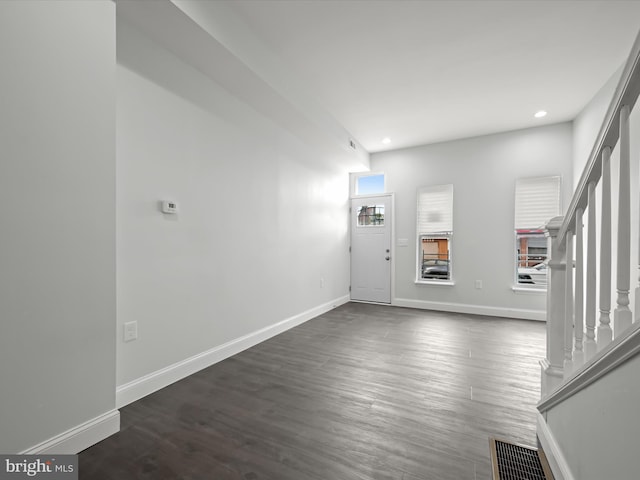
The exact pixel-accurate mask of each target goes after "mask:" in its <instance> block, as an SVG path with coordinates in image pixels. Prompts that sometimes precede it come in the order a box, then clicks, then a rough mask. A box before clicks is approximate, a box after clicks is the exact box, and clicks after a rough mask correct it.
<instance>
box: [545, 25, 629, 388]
mask: <svg viewBox="0 0 640 480" xmlns="http://www.w3.org/2000/svg"><path fill="white" fill-rule="evenodd" d="M639 94H640V35H639V36H638V37H637V38H636V41H635V43H634V45H633V48H632V49H631V53H630V55H629V58H628V60H627V63H626V64H625V67H624V70H623V72H622V76H621V78H620V82H619V84H618V86H617V88H616V91H615V93H614V96H613V99H612V101H611V104H610V105H609V109H608V110H607V114H606V116H605V119H604V122H603V124H602V127H601V129H600V132H599V134H598V137H597V139H596V142H595V145H594V147H593V150H592V151H591V154H590V156H589V159H588V162H587V164H586V166H585V169H584V171H583V172H582V176H581V177H580V181H579V183H578V186H577V188H576V191H575V192H574V195H573V198H572V200H571V204H570V205H569V208H568V210H567V213H566V215H565V216H564V217H556V218H554V219H552V220H551V221H550V222H549V223H548V225H547V228H546V234H547V237H548V241H549V249H548V251H549V253H550V256H549V280H548V288H547V356H546V358H545V359H544V360H542V362H541V367H542V397H543V399H544V398H545V397H546V396H548V395H549V394H550V393H551V392H553V391H554V390H556V389H557V388H558V387H559V386H560V385H562V384H563V382H565V381H567V380H568V379H569V378H571V377H575V376H576V375H577V374H578V373H579V371H580V370H582V369H584V368H586V367H587V366H588V365H589V363H593V362H595V361H596V359H597V357H598V356H599V355H601V353H603V352H604V351H605V350H607V349H611V348H612V342H614V343H615V342H618V340H622V337H624V336H625V335H628V334H629V333H630V332H631V331H632V330H636V328H633V329H631V328H630V327H631V326H632V325H633V314H632V311H631V309H630V308H629V291H630V288H631V285H630V274H631V229H630V225H631V194H630V192H631V182H632V181H633V182H634V183H635V184H638V183H639V182H638V179H631V178H630V173H629V172H630V161H631V158H630V143H631V139H630V129H629V116H630V114H631V111H632V109H633V107H634V106H635V103H636V100H637V99H638V95H639ZM617 144H619V156H620V175H619V180H618V184H617V199H615V200H616V201H617V202H618V221H617V232H616V234H617V235H616V236H617V242H616V243H617V244H616V246H615V247H616V249H615V251H614V250H613V247H614V246H613V245H612V216H611V210H612V208H611V205H612V200H613V199H612V185H611V154H612V151H613V150H614V148H615V147H616V145H617ZM636 160H637V159H636ZM598 184H601V198H600V199H597V198H596V186H597V185H598ZM637 200H638V199H636V201H637ZM598 201H599V202H600V209H599V210H600V217H599V218H596V215H597V212H598V206H597V205H598ZM585 213H586V215H587V222H588V228H587V231H586V232H584V228H583V219H584V215H585ZM596 222H598V225H599V227H600V236H599V238H596V237H597V228H596ZM585 234H586V242H585ZM639 238H640V236H639ZM585 243H586V255H585ZM574 244H575V248H574ZM598 249H599V255H600V263H599V268H596V267H597V265H596V258H597V252H598ZM614 253H615V257H614V256H613V254H614ZM574 255H575V260H574ZM612 258H615V260H616V279H615V282H616V283H615V287H616V291H617V298H616V303H615V308H614V312H613V321H612V320H611V304H612V298H611V290H612V278H611V272H612V268H611V266H612V264H611V262H612ZM639 258H640V256H639ZM574 264H575V273H574V271H573V270H574ZM585 265H586V268H585ZM639 282H640V278H639ZM598 287H599V296H598V295H597V291H598ZM597 300H598V302H596V301H597ZM635 302H636V306H635V308H634V311H635V312H636V315H638V314H640V283H639V284H638V286H637V287H636V293H635ZM596 303H598V308H599V312H598V313H597V312H596ZM596 317H597V322H596ZM638 323H640V321H639V319H638V318H636V327H637V326H638V325H637V324H638Z"/></svg>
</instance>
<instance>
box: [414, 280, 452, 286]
mask: <svg viewBox="0 0 640 480" xmlns="http://www.w3.org/2000/svg"><path fill="white" fill-rule="evenodd" d="M414 283H415V284H416V285H442V286H445V287H453V286H454V285H455V284H456V282H454V281H453V280H416V281H415V282H414Z"/></svg>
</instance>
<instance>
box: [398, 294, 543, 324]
mask: <svg viewBox="0 0 640 480" xmlns="http://www.w3.org/2000/svg"><path fill="white" fill-rule="evenodd" d="M391 304H392V305H395V306H397V307H408V308H420V309H423V310H438V311H441V312H455V313H470V314H474V315H489V316H491V317H505V318H520V319H523V320H539V321H546V319H547V313H546V312H545V311H544V310H527V309H523V308H505V307H487V306H485V305H468V304H464V303H447V302H433V301H427V300H413V299H410V298H394V299H393V300H392V301H391Z"/></svg>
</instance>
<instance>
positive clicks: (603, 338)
mask: <svg viewBox="0 0 640 480" xmlns="http://www.w3.org/2000/svg"><path fill="white" fill-rule="evenodd" d="M610 160H611V148H609V147H606V148H605V149H604V150H603V151H602V212H601V215H602V216H601V226H600V321H599V325H598V350H601V349H602V348H604V347H606V346H607V345H609V344H610V343H611V340H612V338H613V331H612V330H611V317H610V313H611V167H610V165H611V161H610ZM636 299H638V296H637V295H636ZM637 311H638V310H636V312H637Z"/></svg>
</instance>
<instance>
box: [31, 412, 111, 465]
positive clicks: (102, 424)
mask: <svg viewBox="0 0 640 480" xmlns="http://www.w3.org/2000/svg"><path fill="white" fill-rule="evenodd" d="M119 431H120V412H119V411H118V410H111V411H109V412H107V413H104V414H102V415H100V416H97V417H95V418H93V419H91V420H89V421H88V422H85V423H83V424H81V425H78V426H76V427H73V428H71V429H69V430H67V431H66V432H63V433H61V434H59V435H56V436H55V437H53V438H50V439H49V440H46V441H44V442H42V443H40V444H38V445H35V446H33V447H31V448H29V449H27V450H25V451H23V452H20V455H46V454H55V455H75V454H76V453H78V452H81V451H82V450H84V449H86V448H89V447H90V446H91V445H95V444H96V443H98V442H100V441H101V440H104V439H105V438H107V437H109V436H111V435H113V434H114V433H117V432H119Z"/></svg>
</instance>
